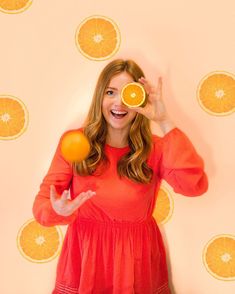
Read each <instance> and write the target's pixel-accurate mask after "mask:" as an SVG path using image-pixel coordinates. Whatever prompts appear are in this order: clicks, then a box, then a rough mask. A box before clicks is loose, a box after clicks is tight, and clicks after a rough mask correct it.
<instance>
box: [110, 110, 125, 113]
mask: <svg viewBox="0 0 235 294" xmlns="http://www.w3.org/2000/svg"><path fill="white" fill-rule="evenodd" d="M112 112H113V113H115V114H126V113H127V112H126V111H118V110H112Z"/></svg>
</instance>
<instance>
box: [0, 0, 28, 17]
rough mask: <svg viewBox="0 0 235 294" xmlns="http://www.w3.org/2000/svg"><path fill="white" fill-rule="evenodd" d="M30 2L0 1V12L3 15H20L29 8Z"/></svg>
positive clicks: (21, 0) (26, 0)
mask: <svg viewBox="0 0 235 294" xmlns="http://www.w3.org/2000/svg"><path fill="white" fill-rule="evenodd" d="M32 2H33V1H32V0H0V11H2V12H4V13H10V14H12V13H21V12H23V11H25V10H26V9H28V8H29V6H30V5H31V4H32Z"/></svg>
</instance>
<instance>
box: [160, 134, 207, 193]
mask: <svg viewBox="0 0 235 294" xmlns="http://www.w3.org/2000/svg"><path fill="white" fill-rule="evenodd" d="M161 142H162V145H161V147H162V154H161V160H160V177H161V178H162V179H164V180H166V181H167V182H168V183H169V184H170V185H171V186H172V188H173V189H174V191H175V192H176V193H180V194H183V195H185V196H199V195H201V194H203V193H205V192H206V191H207V189H208V179H207V175H206V174H205V172H204V162H203V160H202V158H201V157H200V156H199V155H198V153H197V152H196V150H195V148H194V146H193V145H192V143H191V141H190V140H189V138H188V137H187V136H186V135H185V134H184V133H183V132H182V131H181V130H180V129H178V128H174V129H172V130H171V131H169V132H168V133H167V134H166V135H165V136H164V137H163V138H162V139H161Z"/></svg>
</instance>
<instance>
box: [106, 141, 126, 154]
mask: <svg viewBox="0 0 235 294" xmlns="http://www.w3.org/2000/svg"><path fill="white" fill-rule="evenodd" d="M105 148H106V149H108V150H111V151H113V152H123V151H127V150H129V149H130V146H129V145H127V146H124V147H114V146H111V145H109V144H108V143H105Z"/></svg>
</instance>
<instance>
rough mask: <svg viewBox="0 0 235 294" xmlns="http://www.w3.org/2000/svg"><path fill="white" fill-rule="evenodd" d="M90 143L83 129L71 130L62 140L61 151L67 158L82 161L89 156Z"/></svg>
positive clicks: (72, 160) (71, 160)
mask: <svg viewBox="0 0 235 294" xmlns="http://www.w3.org/2000/svg"><path fill="white" fill-rule="evenodd" d="M89 152H90V143H89V141H88V139H87V137H86V136H85V135H84V134H83V133H82V132H81V131H70V132H68V133H66V134H65V135H64V137H63V138H62V141H61V153H62V155H63V157H64V159H65V160H67V161H70V162H80V161H82V160H84V159H86V157H87V156H88V154H89Z"/></svg>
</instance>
